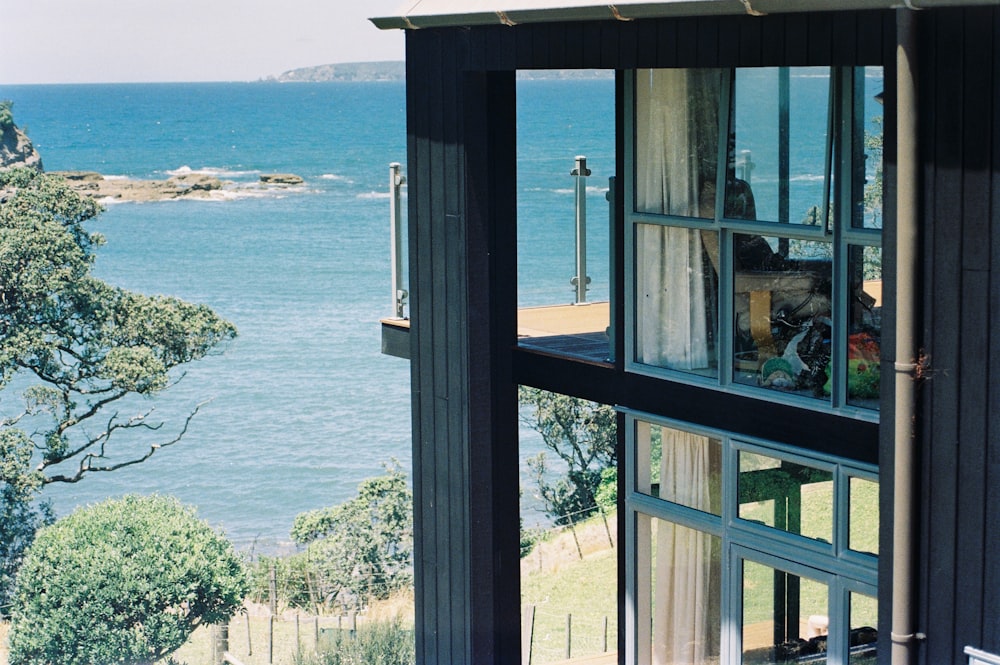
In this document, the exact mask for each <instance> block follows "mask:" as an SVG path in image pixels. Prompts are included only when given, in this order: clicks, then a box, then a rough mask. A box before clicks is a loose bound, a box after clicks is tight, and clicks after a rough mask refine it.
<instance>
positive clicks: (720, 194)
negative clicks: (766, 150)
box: [622, 66, 885, 423]
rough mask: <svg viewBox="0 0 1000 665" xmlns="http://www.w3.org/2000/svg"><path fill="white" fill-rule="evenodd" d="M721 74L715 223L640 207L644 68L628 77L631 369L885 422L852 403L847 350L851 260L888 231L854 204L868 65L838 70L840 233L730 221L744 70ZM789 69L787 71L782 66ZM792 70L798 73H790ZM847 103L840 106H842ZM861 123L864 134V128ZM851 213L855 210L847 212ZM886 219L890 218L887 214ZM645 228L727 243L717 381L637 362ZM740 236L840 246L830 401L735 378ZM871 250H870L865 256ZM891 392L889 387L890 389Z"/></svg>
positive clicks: (835, 178) (835, 264) (835, 180)
mask: <svg viewBox="0 0 1000 665" xmlns="http://www.w3.org/2000/svg"><path fill="white" fill-rule="evenodd" d="M707 69H719V71H720V72H723V73H725V74H726V76H725V78H724V79H723V81H722V82H721V91H720V93H721V94H720V102H719V106H720V108H719V121H718V136H719V138H720V140H719V141H718V153H719V154H718V162H717V166H716V196H715V206H714V207H715V217H714V219H705V218H698V217H681V216H676V215H668V214H656V213H649V212H640V211H638V210H637V205H636V199H635V194H636V168H637V156H636V148H637V142H638V138H637V135H636V131H637V126H636V125H637V122H636V111H637V98H636V85H637V84H636V76H637V72H638V71H639V70H636V69H630V70H626V71H625V72H624V76H623V79H624V114H623V124H624V131H625V140H624V142H623V143H624V153H625V154H624V173H623V175H622V178H623V181H624V192H625V196H624V205H623V206H622V208H623V213H624V221H625V223H624V226H625V228H624V252H623V255H624V264H625V265H624V266H623V270H622V274H623V276H624V280H623V281H624V285H623V286H624V295H625V298H624V303H623V305H624V308H625V317H624V322H625V323H624V325H625V328H624V330H623V331H622V333H623V334H622V337H623V342H624V350H625V353H624V358H623V364H624V371H625V372H626V373H632V374H640V375H645V376H650V377H654V378H659V379H668V380H671V381H676V382H680V383H684V384H689V385H693V386H701V387H705V388H711V389H715V390H721V391H724V392H733V393H736V394H739V395H744V396H749V397H752V398H754V399H760V400H765V401H769V402H775V403H781V404H787V405H790V406H794V407H798V408H803V409H808V410H812V411H822V412H826V413H834V414H837V415H840V416H846V417H849V418H852V419H856V420H862V421H867V422H872V423H878V422H879V411H878V409H877V408H867V407H865V406H861V405H858V404H854V403H851V402H850V398H849V395H848V387H847V372H846V368H847V366H848V364H847V357H846V355H847V346H848V336H849V330H848V327H849V325H850V320H849V298H848V295H849V290H850V286H849V284H848V281H849V274H848V272H849V270H848V267H849V266H848V261H849V257H850V254H851V249H852V248H854V247H859V248H864V247H868V246H873V247H878V248H879V250H880V251H881V247H882V229H881V228H863V224H862V225H860V226H859V225H855V224H854V223H853V221H852V220H853V218H854V212H853V207H854V202H855V201H857V200H859V196H860V195H859V194H857V193H856V192H855V191H854V186H855V183H854V178H853V177H852V176H853V174H854V170H853V169H854V166H855V165H856V164H855V162H856V153H855V149H856V148H857V146H858V145H859V142H860V141H863V136H862V137H857V136H856V132H857V129H858V127H857V124H856V121H857V119H858V118H857V116H856V114H855V102H856V95H857V85H856V83H857V78H858V77H859V76H860V77H861V79H862V80H863V79H864V76H865V72H866V71H867V70H868V67H866V66H831V67H829V68H826V69H827V70H828V71H829V72H830V76H831V80H832V82H833V83H832V85H831V91H832V92H833V91H835V94H834V95H833V97H832V98H831V101H830V106H831V111H832V113H831V114H832V124H833V125H835V127H836V130H835V132H834V134H833V136H832V137H831V139H830V140H831V142H832V143H831V145H832V154H831V155H830V156H829V160H830V169H831V176H832V178H831V179H832V191H831V195H830V196H831V199H832V203H833V209H834V214H835V215H836V218H835V219H836V222H835V223H834V224H833V225H832V226H833V228H831V229H828V228H826V226H827V225H825V224H824V225H817V226H808V225H802V224H782V223H780V222H775V221H759V220H742V219H733V218H727V217H724V216H723V212H724V205H725V204H724V201H725V174H726V163H727V160H728V154H727V152H728V134H729V126H730V113H731V109H732V104H731V95H732V93H733V87H734V84H733V80H734V73H735V71H736V70H737V69H738V68H735V67H727V68H707ZM777 69H782V68H777ZM789 69H790V68H789ZM838 102H839V103H838ZM863 120H864V119H863V118H862V122H861V131H863V126H864V122H863ZM844 211H849V212H844ZM883 216H884V215H883ZM640 224H650V225H658V226H667V227H676V228H686V229H691V230H700V231H711V232H715V233H717V234H718V237H719V279H718V282H719V293H718V305H717V307H718V312H717V316H718V341H717V348H716V351H715V354H716V358H717V368H716V375H715V376H704V375H701V374H696V373H692V372H686V371H682V370H674V369H668V368H665V367H659V366H656V365H651V364H646V363H641V362H638V361H637V360H636V346H637V342H636V331H637V328H638V321H637V301H636V298H637V293H638V286H637V281H638V275H637V265H636V264H637V257H636V252H637V236H638V226H639V225H640ZM737 233H752V234H760V235H764V236H780V237H781V238H783V239H784V238H788V239H791V240H805V241H813V242H823V243H828V244H829V245H830V246H831V247H832V248H833V259H832V260H831V273H832V287H831V318H832V319H833V321H834V322H835V324H834V326H833V329H832V339H831V353H830V362H831V365H832V366H833V367H835V368H838V370H839V371H834V372H833V376H832V377H831V391H830V393H831V394H830V396H829V397H827V398H825V399H815V398H811V397H808V396H804V395H798V394H794V393H791V392H781V391H777V390H771V389H768V388H764V387H759V386H752V385H748V384H745V383H741V382H738V381H736V380H735V377H734V365H735V363H734V359H733V343H734V335H733V330H734V314H733V312H734V309H733V302H734V293H733V284H734V281H733V280H734V273H735V270H734V266H733V262H732V256H733V251H734V248H733V244H734V243H733V236H734V234H737ZM862 251H863V250H862ZM884 389H885V388H884V387H883V390H884Z"/></svg>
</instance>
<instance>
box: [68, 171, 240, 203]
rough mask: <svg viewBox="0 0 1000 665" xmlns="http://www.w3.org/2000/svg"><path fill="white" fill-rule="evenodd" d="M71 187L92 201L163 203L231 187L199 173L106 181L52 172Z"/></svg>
mask: <svg viewBox="0 0 1000 665" xmlns="http://www.w3.org/2000/svg"><path fill="white" fill-rule="evenodd" d="M53 173H54V174H55V175H60V176H62V177H63V178H66V180H67V181H68V182H69V184H70V186H71V187H72V188H73V189H74V190H76V191H77V192H79V193H80V194H83V195H84V196H89V197H91V198H95V199H111V200H114V201H138V202H142V201H165V200H169V199H179V198H210V197H211V196H212V194H213V192H216V191H219V190H222V189H223V188H224V187H226V186H227V185H230V184H231V183H229V182H226V181H223V180H219V179H218V178H216V177H214V176H210V175H204V174H201V173H187V174H184V175H178V176H174V177H172V178H169V179H167V180H129V179H126V178H105V177H104V176H103V175H101V174H100V173H95V172H93V171H54V172H53Z"/></svg>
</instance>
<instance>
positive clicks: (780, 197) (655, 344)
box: [625, 67, 883, 417]
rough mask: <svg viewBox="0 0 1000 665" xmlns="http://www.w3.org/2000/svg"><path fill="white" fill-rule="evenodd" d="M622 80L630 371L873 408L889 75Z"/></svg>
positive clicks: (668, 72) (779, 73) (820, 71)
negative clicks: (627, 130) (884, 101)
mask: <svg viewBox="0 0 1000 665" xmlns="http://www.w3.org/2000/svg"><path fill="white" fill-rule="evenodd" d="M628 86H629V90H630V93H629V94H627V96H626V97H627V100H628V103H630V104H631V108H630V110H629V112H628V113H627V117H629V118H631V122H632V128H631V136H630V140H629V141H627V145H628V151H629V152H628V155H627V159H628V163H629V164H630V166H629V168H628V169H627V172H628V174H627V177H628V180H627V182H626V192H627V193H628V195H629V196H631V202H630V204H629V205H627V206H626V219H627V224H626V247H627V248H628V251H626V261H631V266H630V268H631V269H630V270H629V269H628V267H627V268H626V275H630V277H629V278H628V279H627V280H626V304H627V307H628V310H627V314H626V331H625V333H626V337H625V339H626V342H625V343H626V368H627V369H628V370H629V371H633V372H642V373H647V374H654V375H664V376H672V377H674V378H680V379H683V380H687V381H694V382H700V383H707V384H709V385H717V386H720V387H727V388H731V389H735V390H751V391H758V394H761V395H768V396H769V397H770V398H771V399H780V400H785V401H790V402H798V403H800V404H803V405H813V406H817V405H825V406H827V407H830V408H835V409H844V408H853V409H854V412H855V413H857V414H858V415H859V416H864V414H865V413H871V412H872V411H873V410H876V409H878V396H879V371H878V370H879V362H880V353H879V350H880V343H881V314H880V312H881V220H882V199H881V182H882V176H881V145H882V140H881V137H882V135H881V106H880V103H879V100H880V99H881V94H880V93H881V92H882V86H883V81H882V69H881V68H880V67H869V68H812V67H810V68H785V67H782V68H757V69H735V70H732V69H652V70H638V71H636V72H634V73H633V74H632V75H631V76H630V77H629V78H628ZM864 417H870V416H864Z"/></svg>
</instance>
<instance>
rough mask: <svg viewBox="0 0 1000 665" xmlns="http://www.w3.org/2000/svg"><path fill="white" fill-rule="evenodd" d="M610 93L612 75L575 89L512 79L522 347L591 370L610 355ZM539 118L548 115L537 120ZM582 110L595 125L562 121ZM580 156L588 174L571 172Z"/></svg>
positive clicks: (575, 84) (577, 83) (570, 84)
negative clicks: (591, 363) (577, 361)
mask: <svg viewBox="0 0 1000 665" xmlns="http://www.w3.org/2000/svg"><path fill="white" fill-rule="evenodd" d="M540 76H541V75H540ZM614 89H615V88H614V73H613V72H610V71H593V72H589V73H588V74H587V76H586V77H585V78H580V79H576V80H573V81H569V80H553V79H551V78H544V77H542V78H539V79H526V78H521V77H519V78H518V81H517V137H516V142H515V143H516V146H517V275H516V278H517V306H518V308H519V309H518V317H517V341H518V344H519V345H521V346H524V347H531V348H533V349H541V350H544V351H547V352H550V353H555V354H559V355H565V356H571V357H578V358H586V359H588V360H596V361H605V360H607V359H608V358H610V357H611V355H612V345H611V336H610V335H609V326H610V324H611V316H610V311H611V308H610V305H609V300H610V297H611V293H613V291H614V289H613V287H612V286H611V268H610V265H611V255H610V252H609V248H610V241H609V231H610V225H609V221H608V215H609V208H608V201H607V199H606V196H607V193H608V178H609V177H610V176H612V175H614V170H615V127H614V122H612V121H611V119H612V118H613V117H614V108H615V93H614ZM540 108H544V109H546V112H545V113H539V112H538V109H540ZM584 108H585V109H587V110H588V113H593V115H592V116H589V117H591V118H593V121H591V122H586V123H582V122H570V121H568V120H567V119H568V118H575V117H577V116H578V111H579V109H584ZM577 156H585V162H586V170H584V171H578V170H577V159H576V158H577ZM574 171H576V172H577V173H578V174H580V175H573V172H574ZM587 171H589V176H588V175H586V174H587ZM577 211H579V212H580V214H579V215H578V212H577ZM578 221H579V225H578V223H577V222H578ZM581 272H582V273H584V275H583V279H582V280H581V279H579V277H578V273H581ZM508 278H509V279H510V280H511V281H512V280H513V279H514V276H508ZM581 282H582V287H583V288H580V289H578V288H577V285H578V284H581Z"/></svg>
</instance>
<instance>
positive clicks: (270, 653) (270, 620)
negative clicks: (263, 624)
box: [267, 614, 274, 663]
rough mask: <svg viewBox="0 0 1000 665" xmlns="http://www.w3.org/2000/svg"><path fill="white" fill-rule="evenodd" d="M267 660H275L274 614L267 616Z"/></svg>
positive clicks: (270, 661) (271, 661)
mask: <svg viewBox="0 0 1000 665" xmlns="http://www.w3.org/2000/svg"><path fill="white" fill-rule="evenodd" d="M267 662H268V663H273V662H274V615H273V614H272V615H271V616H269V617H267Z"/></svg>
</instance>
